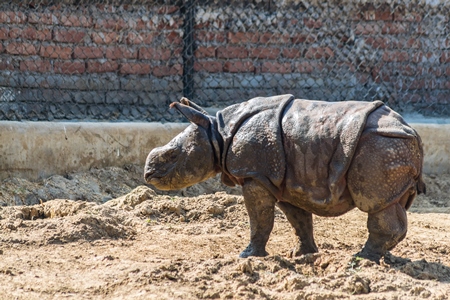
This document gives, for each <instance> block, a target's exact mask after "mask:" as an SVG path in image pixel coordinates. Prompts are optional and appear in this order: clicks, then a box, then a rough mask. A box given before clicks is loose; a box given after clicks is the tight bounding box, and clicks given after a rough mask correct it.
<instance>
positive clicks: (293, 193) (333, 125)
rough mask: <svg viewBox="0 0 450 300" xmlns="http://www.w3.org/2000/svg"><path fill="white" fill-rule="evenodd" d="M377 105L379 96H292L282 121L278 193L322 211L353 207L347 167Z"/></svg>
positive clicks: (332, 212) (334, 212)
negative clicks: (323, 98) (354, 98)
mask: <svg viewBox="0 0 450 300" xmlns="http://www.w3.org/2000/svg"><path fill="white" fill-rule="evenodd" d="M382 105H383V103H382V102H380V101H375V102H360V101H345V102H323V101H310V100H301V99H296V100H294V101H292V102H291V103H290V104H289V105H288V106H287V108H286V110H285V113H284V116H283V118H282V122H281V125H282V133H283V148H284V152H285V157H286V166H287V167H286V175H285V179H284V189H283V190H284V191H283V199H284V200H286V201H288V202H290V203H291V204H293V205H295V206H298V207H301V208H303V209H305V210H308V211H311V212H313V213H315V214H318V215H324V216H332V215H339V214H342V213H345V212H346V211H348V210H349V209H351V208H353V207H354V204H353V200H352V198H351V196H350V194H349V192H348V190H347V187H346V179H345V178H346V172H347V170H348V168H349V166H350V164H351V160H352V157H353V154H354V152H355V149H356V146H357V144H358V140H359V137H360V135H361V133H362V131H363V130H364V126H365V123H366V120H367V117H368V116H369V115H370V113H371V112H372V111H374V110H375V109H376V108H378V107H380V106H382Z"/></svg>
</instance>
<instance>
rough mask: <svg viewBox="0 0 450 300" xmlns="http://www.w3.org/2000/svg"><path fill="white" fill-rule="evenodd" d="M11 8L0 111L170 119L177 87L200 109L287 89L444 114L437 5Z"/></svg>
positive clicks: (10, 115) (442, 36)
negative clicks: (189, 18) (188, 18)
mask: <svg viewBox="0 0 450 300" xmlns="http://www.w3.org/2000/svg"><path fill="white" fill-rule="evenodd" d="M12 2H13V3H11V2H9V3H7V4H0V55H1V56H0V57H1V58H0V119H7V120H17V119H20V120H59V119H66V120H67V119H70V120H149V121H161V120H162V121H164V120H166V121H171V120H175V119H176V118H177V116H176V115H172V114H171V113H170V112H168V110H167V106H168V104H169V103H170V102H171V101H175V100H176V99H179V98H180V97H181V96H182V95H185V94H186V93H191V95H189V96H191V97H192V98H193V100H194V101H197V102H198V103H199V104H201V105H204V106H207V107H223V106H225V105H229V104H233V103H237V102H241V101H243V100H247V99H249V98H251V97H255V96H262V95H274V94H281V93H293V94H294V95H296V96H297V97H300V98H307V99H323V100H329V101H340V100H348V99H356V100H369V101H370V100H374V99H381V100H383V101H385V102H386V103H388V104H389V105H390V106H392V107H393V108H395V109H398V110H400V111H401V112H419V113H422V114H425V115H447V116H448V115H450V103H449V102H450V100H449V99H450V97H449V96H450V80H449V78H450V77H449V76H450V38H449V36H450V28H449V15H450V14H449V5H448V4H446V3H445V2H439V1H434V2H430V4H427V2H426V1H425V2H424V1H422V2H421V1H414V0H413V1H404V2H405V3H404V4H398V3H396V4H393V3H391V2H392V1H374V2H373V3H369V2H365V4H361V1H357V0H354V1H350V0H347V1H345V3H341V2H339V3H340V4H337V3H334V2H333V1H331V2H330V1H323V3H319V2H317V1H310V2H308V3H306V2H305V1H303V2H300V1H283V2H281V1H280V3H282V4H277V3H278V2H277V3H274V1H226V3H225V2H224V1H194V0H192V1H184V2H181V1H142V4H139V5H137V4H136V1H129V2H130V3H132V4H126V2H125V1H108V3H109V4H107V5H106V4H102V1H81V2H77V3H81V4H77V5H75V4H73V3H72V2H74V1H66V2H67V3H66V4H59V5H49V4H45V3H43V2H42V1H41V2H39V5H24V4H21V3H22V2H21V1H12ZM75 2H76V1H75ZM305 3H306V4H305ZM191 5H192V6H191ZM191 8H193V10H191ZM189 12H193V14H192V15H193V16H194V20H193V27H192V28H191V29H190V30H189V31H186V30H187V29H188V28H190V27H188V26H187V21H186V15H187V14H188V13H189ZM189 38H192V41H193V42H190V41H191V40H190V39H189ZM189 49H190V50H192V51H193V57H189V53H190V52H189ZM189 61H190V62H193V64H192V65H190V64H189ZM188 76H190V77H188ZM186 78H188V79H186ZM189 91H190V92H189Z"/></svg>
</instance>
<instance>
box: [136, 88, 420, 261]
mask: <svg viewBox="0 0 450 300" xmlns="http://www.w3.org/2000/svg"><path fill="white" fill-rule="evenodd" d="M171 107H173V108H176V109H177V110H178V111H179V112H180V113H182V114H183V115H184V116H185V117H186V118H187V119H188V120H189V121H190V122H191V123H192V124H191V125H190V126H188V128H186V130H184V131H183V132H182V133H180V134H179V135H178V136H176V137H175V138H174V139H173V140H172V141H171V142H169V143H168V144H167V145H165V146H163V147H159V148H156V149H154V150H152V151H151V152H150V154H149V155H148V157H147V161H146V165H145V174H144V177H145V180H146V181H147V182H148V183H149V184H152V185H154V186H155V187H156V188H158V189H162V190H172V189H180V188H183V187H187V186H190V185H193V184H195V183H198V182H201V181H204V180H206V179H208V178H210V177H212V176H214V175H215V174H217V173H221V174H222V181H223V182H224V183H225V184H227V185H230V186H234V185H241V186H242V190H243V195H244V202H245V206H246V208H247V211H248V215H249V219H250V243H249V245H248V246H247V248H246V249H245V250H244V251H243V252H242V253H241V254H240V256H241V257H248V256H265V255H267V252H266V250H265V247H266V243H267V241H268V239H269V235H270V233H271V231H272V228H273V222H274V209H275V205H277V206H278V207H279V208H280V209H281V210H282V211H283V212H284V214H285V215H286V217H287V219H288V221H289V222H290V224H291V225H292V227H293V228H294V230H295V233H296V235H297V237H298V245H297V246H296V248H295V249H294V250H293V255H294V256H298V255H303V254H307V253H314V252H317V251H318V249H317V246H316V244H315V241H314V236H313V221H312V220H313V219H312V215H313V214H316V215H320V216H330V217H331V216H339V215H342V214H344V213H346V212H348V211H349V210H351V209H353V208H355V207H357V208H358V209H360V210H361V211H364V212H366V213H367V214H368V221H367V229H368V231H369V238H368V240H367V242H366V244H365V245H364V247H363V249H362V250H361V251H360V252H359V253H358V254H357V255H358V256H360V257H364V258H367V259H370V260H373V261H376V262H378V261H379V259H380V258H381V257H382V256H383V255H384V254H385V253H386V251H388V250H390V249H392V248H394V247H395V246H396V245H397V244H398V243H399V242H400V241H401V240H402V239H403V238H404V237H405V236H406V231H407V218H406V210H407V209H408V208H409V207H410V206H411V203H412V201H413V200H414V198H415V196H416V195H417V193H422V192H425V184H424V183H423V181H422V164H423V150H422V142H421V139H420V137H419V135H418V134H417V133H416V131H415V130H414V129H412V128H411V127H410V126H409V125H408V124H406V122H405V121H404V120H403V118H402V117H401V116H400V115H399V114H397V113H396V112H394V111H393V110H391V109H390V108H388V107H387V106H385V105H384V104H383V103H382V102H380V101H374V102H361V101H345V102H323V101H313V100H301V99H294V97H293V96H292V95H280V96H274V97H268V98H262V97H260V98H254V99H251V100H249V101H247V102H243V103H240V104H236V105H232V106H230V107H227V108H225V109H223V110H221V111H219V112H218V113H217V114H216V116H215V117H213V116H209V115H207V114H206V112H205V111H204V110H203V109H201V108H200V107H199V106H197V105H196V104H194V103H192V102H191V101H189V100H187V99H186V98H183V99H181V101H180V103H172V105H171Z"/></svg>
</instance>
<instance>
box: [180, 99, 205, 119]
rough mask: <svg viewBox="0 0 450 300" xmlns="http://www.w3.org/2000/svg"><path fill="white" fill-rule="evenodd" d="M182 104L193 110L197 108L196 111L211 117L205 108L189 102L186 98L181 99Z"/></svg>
mask: <svg viewBox="0 0 450 300" xmlns="http://www.w3.org/2000/svg"><path fill="white" fill-rule="evenodd" d="M180 103H181V104H184V105H187V106H190V107H192V108H195V109H196V110H198V111H199V112H201V113H202V114H204V115H209V114H208V113H207V112H206V111H205V110H204V109H203V108H201V107H200V106H199V105H197V104H195V103H194V102H192V101H191V100H189V99H188V98H186V97H183V98H181V99H180Z"/></svg>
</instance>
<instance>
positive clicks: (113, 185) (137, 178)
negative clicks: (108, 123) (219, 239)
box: [0, 165, 240, 206]
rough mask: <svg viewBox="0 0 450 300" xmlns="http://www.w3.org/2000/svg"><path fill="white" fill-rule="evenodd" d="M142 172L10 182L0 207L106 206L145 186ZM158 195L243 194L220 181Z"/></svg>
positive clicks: (112, 170)
mask: <svg viewBox="0 0 450 300" xmlns="http://www.w3.org/2000/svg"><path fill="white" fill-rule="evenodd" d="M143 172H144V171H143V168H142V167H141V166H135V165H129V166H126V167H124V168H117V167H111V168H105V169H92V170H90V171H88V172H78V173H70V174H67V175H66V176H61V175H54V176H51V177H49V178H46V179H44V180H41V181H36V182H34V181H29V180H26V179H23V178H8V179H5V180H3V182H2V187H1V189H0V206H9V205H33V204H39V203H40V202H45V201H49V200H53V199H70V200H84V201H89V202H95V203H105V202H107V201H109V200H111V199H114V198H117V197H120V196H122V195H124V194H126V193H128V192H130V191H131V190H132V189H134V188H135V187H137V186H139V185H143V184H144V183H145V182H144V180H143ZM149 187H150V186H149ZM155 191H157V192H158V194H160V195H179V196H186V197H192V196H196V195H202V194H211V193H214V192H215V191H227V193H229V194H240V188H229V187H226V186H225V185H223V184H222V183H221V182H220V180H219V177H217V178H213V179H210V180H207V181H205V182H202V183H200V184H197V185H195V186H192V187H188V188H185V189H182V190H180V191H174V192H163V191H158V190H156V189H155Z"/></svg>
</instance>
